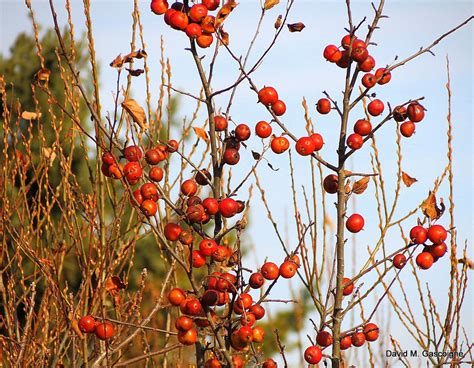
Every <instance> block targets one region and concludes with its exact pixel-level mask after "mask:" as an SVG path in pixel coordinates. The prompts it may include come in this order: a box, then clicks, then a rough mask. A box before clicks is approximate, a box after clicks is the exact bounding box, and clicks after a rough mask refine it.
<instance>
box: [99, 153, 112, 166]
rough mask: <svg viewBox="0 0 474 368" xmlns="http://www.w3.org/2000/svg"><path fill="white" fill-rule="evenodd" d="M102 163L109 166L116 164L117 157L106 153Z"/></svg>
mask: <svg viewBox="0 0 474 368" xmlns="http://www.w3.org/2000/svg"><path fill="white" fill-rule="evenodd" d="M102 162H103V163H104V164H107V166H108V165H112V164H115V157H114V155H113V154H111V153H110V152H104V154H103V155H102Z"/></svg>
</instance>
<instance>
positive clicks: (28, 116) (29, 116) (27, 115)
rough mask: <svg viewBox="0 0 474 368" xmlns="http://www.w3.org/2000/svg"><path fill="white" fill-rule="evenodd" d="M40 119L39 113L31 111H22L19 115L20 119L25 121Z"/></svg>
mask: <svg viewBox="0 0 474 368" xmlns="http://www.w3.org/2000/svg"><path fill="white" fill-rule="evenodd" d="M40 117H41V113H40V112H33V111H23V112H22V113H21V118H22V119H25V120H36V119H39V118H40Z"/></svg>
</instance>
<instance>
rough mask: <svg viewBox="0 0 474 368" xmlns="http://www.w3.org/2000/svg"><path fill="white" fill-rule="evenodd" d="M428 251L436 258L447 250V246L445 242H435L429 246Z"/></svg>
mask: <svg viewBox="0 0 474 368" xmlns="http://www.w3.org/2000/svg"><path fill="white" fill-rule="evenodd" d="M428 251H429V252H430V253H431V255H432V256H433V258H435V259H436V258H441V257H442V256H444V255H445V254H446V252H447V251H448V248H447V246H446V243H441V244H436V245H433V246H431V247H429V250H428Z"/></svg>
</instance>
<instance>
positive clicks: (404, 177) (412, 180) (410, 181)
mask: <svg viewBox="0 0 474 368" xmlns="http://www.w3.org/2000/svg"><path fill="white" fill-rule="evenodd" d="M402 181H403V184H405V185H406V186H407V187H408V188H410V187H411V186H412V185H413V184H414V183H416V182H417V181H418V179H416V178H412V177H411V176H410V175H408V174H407V173H406V172H405V171H402Z"/></svg>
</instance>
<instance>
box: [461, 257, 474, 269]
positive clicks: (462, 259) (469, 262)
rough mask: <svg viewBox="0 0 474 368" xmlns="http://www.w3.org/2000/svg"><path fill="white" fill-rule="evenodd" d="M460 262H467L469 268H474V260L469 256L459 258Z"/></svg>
mask: <svg viewBox="0 0 474 368" xmlns="http://www.w3.org/2000/svg"><path fill="white" fill-rule="evenodd" d="M458 263H460V264H465V265H466V266H467V267H468V268H469V269H471V270H474V262H473V261H472V260H470V259H469V258H467V257H464V258H460V259H458Z"/></svg>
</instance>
